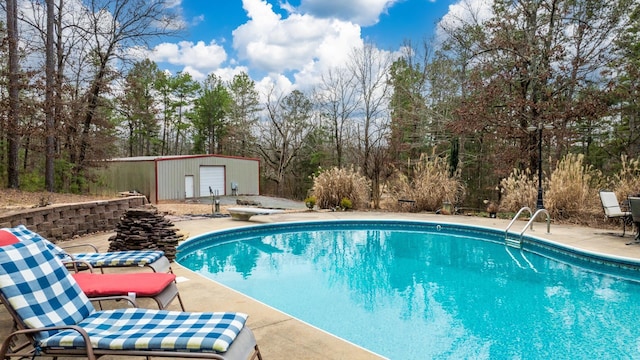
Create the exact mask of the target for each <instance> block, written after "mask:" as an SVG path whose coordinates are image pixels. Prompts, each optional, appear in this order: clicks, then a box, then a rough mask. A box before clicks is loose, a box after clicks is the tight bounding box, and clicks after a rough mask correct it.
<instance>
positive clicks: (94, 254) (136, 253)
mask: <svg viewBox="0 0 640 360" xmlns="http://www.w3.org/2000/svg"><path fill="white" fill-rule="evenodd" d="M0 231H8V232H10V233H11V234H13V235H15V236H17V237H18V238H19V239H20V240H23V239H33V240H35V241H46V243H47V245H48V247H49V249H50V250H51V251H52V252H53V253H54V254H56V255H57V256H59V257H60V258H61V259H62V260H63V261H68V262H71V263H74V264H75V265H78V264H81V263H85V264H87V265H90V267H92V268H99V269H100V270H101V271H103V268H108V267H132V266H139V267H148V268H150V269H151V270H153V271H154V272H171V263H170V262H169V259H167V258H166V257H165V256H164V252H162V251H157V250H131V251H111V252H98V249H97V248H96V247H95V246H93V245H90V244H84V245H74V246H72V247H67V248H66V249H63V248H61V247H59V246H57V245H55V244H53V243H52V242H50V241H49V240H47V239H45V238H44V237H42V236H40V235H39V234H38V233H35V232H33V231H31V230H29V229H27V227H26V226H24V225H18V226H16V227H13V228H4V229H0ZM78 246H89V247H91V249H92V250H91V252H81V253H70V252H68V251H67V250H68V249H70V248H73V247H78Z"/></svg>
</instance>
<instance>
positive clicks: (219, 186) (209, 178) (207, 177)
mask: <svg viewBox="0 0 640 360" xmlns="http://www.w3.org/2000/svg"><path fill="white" fill-rule="evenodd" d="M209 187H211V190H212V191H213V193H214V194H216V191H217V194H218V195H225V193H224V166H200V196H210V195H211V193H210V192H209Z"/></svg>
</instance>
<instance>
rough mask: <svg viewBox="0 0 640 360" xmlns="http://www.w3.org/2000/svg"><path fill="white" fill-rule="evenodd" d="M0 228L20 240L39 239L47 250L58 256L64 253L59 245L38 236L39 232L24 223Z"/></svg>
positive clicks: (62, 255)
mask: <svg viewBox="0 0 640 360" xmlns="http://www.w3.org/2000/svg"><path fill="white" fill-rule="evenodd" d="M2 230H5V231H8V232H10V233H12V234H13V235H15V237H17V238H18V240H20V241H22V240H33V241H41V242H43V243H44V244H45V245H46V246H47V248H48V249H49V251H51V252H52V253H54V254H55V255H57V256H59V257H64V256H65V255H66V252H65V251H64V250H63V249H62V248H61V247H59V246H57V245H56V244H54V243H52V242H51V241H49V240H47V239H45V238H43V237H42V236H40V234H38V233H35V232H33V231H31V230H29V229H27V227H26V226H24V225H18V226H16V227H14V228H4V229H2Z"/></svg>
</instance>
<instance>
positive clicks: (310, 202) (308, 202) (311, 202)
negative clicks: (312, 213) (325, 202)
mask: <svg viewBox="0 0 640 360" xmlns="http://www.w3.org/2000/svg"><path fill="white" fill-rule="evenodd" d="M304 204H305V205H306V206H307V207H308V208H309V210H312V209H313V207H314V206H316V197H315V196H309V197H308V198H306V199H304Z"/></svg>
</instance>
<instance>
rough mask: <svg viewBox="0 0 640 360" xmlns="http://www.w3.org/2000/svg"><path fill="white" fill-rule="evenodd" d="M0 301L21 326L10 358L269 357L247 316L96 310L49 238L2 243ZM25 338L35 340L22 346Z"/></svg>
mask: <svg viewBox="0 0 640 360" xmlns="http://www.w3.org/2000/svg"><path fill="white" fill-rule="evenodd" d="M0 299H1V300H2V303H3V304H4V305H5V307H6V308H7V310H8V311H9V313H10V314H11V315H12V316H13V318H14V320H15V321H16V324H17V330H15V331H12V332H11V334H9V335H8V336H7V338H6V339H4V341H3V342H2V346H1V347H0V359H5V358H9V357H25V356H28V357H32V356H35V355H41V356H53V357H61V356H82V357H86V358H88V359H97V358H98V357H100V356H103V355H122V356H164V357H178V358H180V357H190V358H213V359H247V358H248V357H251V359H255V358H256V357H257V358H258V359H262V356H261V354H260V350H259V349H258V345H257V343H256V341H255V338H254V336H253V334H252V332H251V330H250V329H249V328H248V327H247V326H245V323H246V319H247V315H246V314H243V313H235V312H203V313H195V312H180V311H168V310H149V309H139V308H123V309H114V310H104V311H97V310H96V309H95V308H94V307H93V305H92V303H91V301H90V300H89V299H88V298H87V296H86V295H85V294H84V293H83V292H82V290H81V289H80V287H79V286H78V284H77V283H76V281H75V280H74V279H73V277H72V276H71V274H70V273H69V271H68V270H67V268H66V267H65V265H64V264H63V263H62V262H61V261H60V260H59V259H58V258H57V257H56V256H55V255H54V254H53V253H52V252H51V251H50V250H49V249H48V248H47V247H46V245H45V244H44V242H40V241H32V240H28V239H27V240H23V241H20V242H18V243H15V244H12V245H6V246H2V247H0ZM21 336H27V337H28V338H29V340H30V343H31V344H32V346H29V345H25V344H28V343H22V344H17V343H16V342H15V340H19V338H21Z"/></svg>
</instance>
